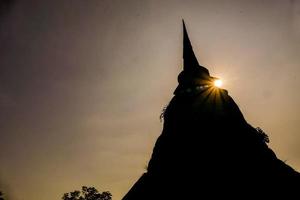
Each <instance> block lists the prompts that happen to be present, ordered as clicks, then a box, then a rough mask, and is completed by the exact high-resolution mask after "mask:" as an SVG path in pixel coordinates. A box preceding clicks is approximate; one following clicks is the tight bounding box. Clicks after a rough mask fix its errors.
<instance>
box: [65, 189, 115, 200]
mask: <svg viewBox="0 0 300 200" xmlns="http://www.w3.org/2000/svg"><path fill="white" fill-rule="evenodd" d="M62 200H112V195H111V193H110V192H108V191H105V192H102V193H99V192H98V190H97V189H96V188H94V187H87V186H82V188H81V191H79V190H75V191H73V192H69V193H65V194H64V195H63V197H62Z"/></svg>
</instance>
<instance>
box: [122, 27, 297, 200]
mask: <svg viewBox="0 0 300 200" xmlns="http://www.w3.org/2000/svg"><path fill="white" fill-rule="evenodd" d="M215 79H216V78H215V77H212V76H211V75H210V74H209V71H208V70H207V69H206V68H205V67H203V66H201V65H200V64H199V63H198V60H197V58H196V56H195V54H194V51H193V48H192V45H191V42H190V40H189V37H188V34H187V30H186V27H185V24H184V22H183V71H182V72H181V73H180V74H179V75H178V86H177V88H176V90H175V91H174V96H173V98H172V99H171V101H170V103H169V105H168V106H167V107H166V110H165V111H164V113H163V119H164V124H163V125H164V126H163V130H162V133H161V135H160V136H159V138H158V139H157V141H156V144H155V147H154V149H153V153H152V156H151V159H150V161H149V163H148V168H147V171H146V172H145V173H144V174H142V176H141V177H140V178H139V179H138V180H137V182H136V183H135V184H134V185H133V186H132V188H131V189H130V190H129V192H128V193H127V194H126V195H125V196H124V197H123V200H150V199H151V200H161V199H170V200H174V199H193V200H198V199H248V198H251V199H254V198H255V199H262V198H264V199H272V198H275V197H276V198H278V197H282V196H283V197H285V199H294V198H293V197H297V196H299V195H298V191H299V189H300V174H299V173H298V172H296V171H295V170H294V169H293V168H292V167H290V166H289V165H287V164H286V163H285V162H283V161H281V160H280V159H279V158H277V157H276V154H275V153H274V152H273V151H272V150H271V149H270V148H269V147H268V145H267V143H268V142H269V138H268V136H267V135H266V134H265V133H264V132H263V131H262V130H261V129H259V128H254V127H253V126H251V125H250V124H248V123H247V121H246V120H245V118H244V116H243V114H242V113H241V111H240V109H239V107H238V106H237V104H236V103H235V102H234V100H233V99H232V98H231V97H230V96H229V95H228V92H227V91H226V90H224V89H221V88H217V87H215V86H214V85H213V81H214V80H215Z"/></svg>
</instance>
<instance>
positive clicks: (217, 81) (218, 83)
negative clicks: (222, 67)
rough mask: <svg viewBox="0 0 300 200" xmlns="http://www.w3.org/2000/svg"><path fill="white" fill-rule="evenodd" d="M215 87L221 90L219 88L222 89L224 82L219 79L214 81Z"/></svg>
mask: <svg viewBox="0 0 300 200" xmlns="http://www.w3.org/2000/svg"><path fill="white" fill-rule="evenodd" d="M214 85H215V86H216V87H218V88H219V87H222V85H223V82H222V80H220V79H217V80H215V81H214Z"/></svg>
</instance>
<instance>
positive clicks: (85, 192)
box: [0, 186, 112, 200]
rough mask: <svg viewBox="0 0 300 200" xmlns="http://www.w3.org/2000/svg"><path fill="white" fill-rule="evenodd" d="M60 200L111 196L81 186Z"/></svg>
mask: <svg viewBox="0 0 300 200" xmlns="http://www.w3.org/2000/svg"><path fill="white" fill-rule="evenodd" d="M0 200H1V199H0ZM62 200H112V195H111V193H110V192H108V191H105V192H102V193H99V191H98V190H97V189H96V188H94V187H87V186H82V189H81V191H79V190H75V191H74V192H69V193H65V194H64V195H63V197H62Z"/></svg>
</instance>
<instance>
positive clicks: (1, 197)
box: [0, 191, 4, 200]
mask: <svg viewBox="0 0 300 200" xmlns="http://www.w3.org/2000/svg"><path fill="white" fill-rule="evenodd" d="M3 195H4V194H3V193H2V192H1V191H0V200H4V197H3Z"/></svg>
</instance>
